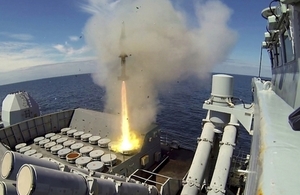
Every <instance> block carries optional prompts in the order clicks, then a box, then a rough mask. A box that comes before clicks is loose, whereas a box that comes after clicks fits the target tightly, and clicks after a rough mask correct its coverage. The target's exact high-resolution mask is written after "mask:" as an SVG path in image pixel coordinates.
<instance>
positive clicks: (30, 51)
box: [0, 41, 94, 72]
mask: <svg viewBox="0 0 300 195" xmlns="http://www.w3.org/2000/svg"><path fill="white" fill-rule="evenodd" d="M87 51H89V49H88V47H87V46H83V47H81V48H80V49H77V50H76V49H74V48H72V47H68V46H63V45H56V48H54V47H53V46H51V45H42V44H38V43H33V42H18V41H5V42H0V59H1V63H0V72H9V71H13V70H20V69H26V68H29V67H34V66H41V65H45V64H54V63H62V62H72V61H85V60H91V59H94V56H93V55H91V54H89V53H87Z"/></svg>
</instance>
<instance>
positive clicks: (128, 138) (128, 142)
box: [111, 81, 140, 155]
mask: <svg viewBox="0 0 300 195" xmlns="http://www.w3.org/2000/svg"><path fill="white" fill-rule="evenodd" d="M121 93H122V94H121V101H122V102H121V103H122V116H121V130H122V137H121V140H120V141H119V142H118V143H117V144H116V145H114V146H112V147H111V149H112V150H114V151H117V152H120V153H122V154H128V155H130V154H132V153H133V152H135V151H136V150H138V149H139V148H140V140H139V139H138V138H137V136H136V135H135V134H134V133H133V132H131V131H130V124H129V116H128V106H127V93H126V83H125V81H122V89H121Z"/></svg>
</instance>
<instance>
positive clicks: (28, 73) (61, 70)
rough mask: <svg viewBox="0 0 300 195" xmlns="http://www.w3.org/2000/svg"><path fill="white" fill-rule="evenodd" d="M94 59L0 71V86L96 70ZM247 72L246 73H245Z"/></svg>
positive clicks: (252, 70) (234, 68)
mask: <svg viewBox="0 0 300 195" xmlns="http://www.w3.org/2000/svg"><path fill="white" fill-rule="evenodd" d="M96 66H97V62H96V61H95V60H89V61H77V62H65V63H58V64H47V65H39V66H33V67H28V68H23V69H20V70H14V71H9V72H0V86H1V85H6V84H11V83H18V82H23V81H30V80H37V79H43V78H51V77H59V76H67V75H79V74H89V73H94V72H95V71H96ZM269 69H270V68H269V67H265V66H263V68H262V73H261V76H263V77H271V73H270V70H269ZM212 72H213V73H225V74H238V75H250V76H258V66H257V67H253V66H245V65H230V64H221V65H219V66H216V67H215V68H214V69H213V71H212ZM245 73H247V74H245Z"/></svg>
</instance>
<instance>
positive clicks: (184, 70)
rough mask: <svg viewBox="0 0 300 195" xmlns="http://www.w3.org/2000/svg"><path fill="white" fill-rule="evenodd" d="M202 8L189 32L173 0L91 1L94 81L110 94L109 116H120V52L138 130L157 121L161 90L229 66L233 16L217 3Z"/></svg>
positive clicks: (198, 7) (87, 32)
mask: <svg viewBox="0 0 300 195" xmlns="http://www.w3.org/2000/svg"><path fill="white" fill-rule="evenodd" d="M193 2H194V1H189V2H188V3H193ZM201 2H202V3H195V4H194V8H195V11H196V14H195V15H196V18H194V20H196V25H194V26H193V27H188V25H187V21H188V20H189V19H190V18H189V17H188V16H186V14H185V12H183V11H180V10H178V9H177V10H176V9H175V8H174V7H173V5H172V3H171V2H170V1H169V0H122V1H121V0H119V1H111V0H89V4H88V5H86V6H84V9H85V10H86V11H88V12H90V13H91V14H92V17H91V19H90V20H89V21H88V23H87V24H86V27H85V37H86V39H87V42H88V44H89V45H91V46H92V47H93V48H94V49H95V51H96V54H97V56H98V72H97V73H95V74H94V81H95V82H96V83H97V84H99V85H101V86H104V87H105V88H106V95H107V97H106V107H105V109H106V111H112V112H115V113H118V112H120V111H119V110H120V108H121V106H120V101H121V98H120V87H121V82H120V81H118V76H119V75H120V74H121V66H120V58H119V57H118V56H119V55H120V54H121V53H122V52H125V53H126V54H127V55H128V56H129V57H128V58H127V61H126V71H127V73H126V74H127V75H128V76H129V80H128V81H126V83H127V91H128V93H127V94H128V104H129V113H130V123H131V126H132V127H133V128H134V129H143V128H145V127H147V126H148V125H149V123H151V122H153V121H155V117H156V113H157V109H158V103H157V87H158V86H159V85H161V84H164V83H167V82H170V81H174V80H176V79H178V78H179V77H180V76H182V75H185V76H187V75H192V74H193V75H197V76H199V77H200V78H201V77H204V76H206V75H207V74H208V73H209V72H210V71H211V70H212V68H213V66H214V65H217V64H219V63H221V62H222V61H223V60H225V58H226V56H227V55H228V54H229V52H230V51H231V49H232V47H233V44H234V42H235V40H236V33H235V32H234V31H233V30H231V29H230V28H229V27H228V26H227V22H228V20H229V18H230V15H231V11H230V10H229V9H228V8H227V7H226V6H225V5H224V4H222V3H221V2H220V1H217V0H211V1H207V2H203V1H201ZM122 26H123V27H122ZM122 28H123V30H124V29H125V30H124V34H123V35H122Z"/></svg>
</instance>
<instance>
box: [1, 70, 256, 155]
mask: <svg viewBox="0 0 300 195" xmlns="http://www.w3.org/2000/svg"><path fill="white" fill-rule="evenodd" d="M233 76H234V96H235V97H238V98H241V99H243V100H244V102H245V103H251V102H252V94H251V79H252V76H242V75H233ZM210 90H211V78H210V77H209V78H208V79H205V80H203V79H202V80H200V79H197V78H193V77H192V78H189V79H185V80H178V81H176V82H174V83H170V84H169V85H168V87H165V88H164V90H162V91H159V98H158V99H159V106H160V110H159V112H158V114H157V118H156V123H157V124H158V125H159V127H160V129H161V130H162V131H163V132H164V133H165V134H166V136H165V138H166V139H168V140H169V141H170V140H177V141H178V142H179V143H180V145H182V146H184V147H185V148H190V149H195V148H196V145H197V137H199V136H200V134H201V123H202V119H203V118H205V116H206V112H207V111H206V110H203V109H202V104H203V102H204V101H205V100H207V99H208V98H209V97H210ZM16 91H27V92H28V93H29V94H30V95H31V96H32V97H33V98H34V99H35V100H36V102H37V103H38V104H39V106H40V110H41V112H42V114H47V113H51V112H56V111H59V110H67V109H72V108H78V107H80V108H87V109H91V110H97V111H103V109H104V103H105V102H104V100H105V89H104V88H103V87H99V86H98V85H96V84H95V83H94V82H93V80H92V77H91V75H90V74H83V75H73V76H64V77H56V78H47V79H41V80H35V81H26V82H21V83H15V84H9V85H3V86H0V100H1V102H2V101H3V99H4V98H5V96H6V95H7V94H8V93H11V92H16ZM250 143H251V141H250V136H249V135H248V133H247V132H246V130H245V129H244V128H242V127H240V128H239V133H238V142H237V146H236V148H237V149H240V150H243V151H249V149H250Z"/></svg>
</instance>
